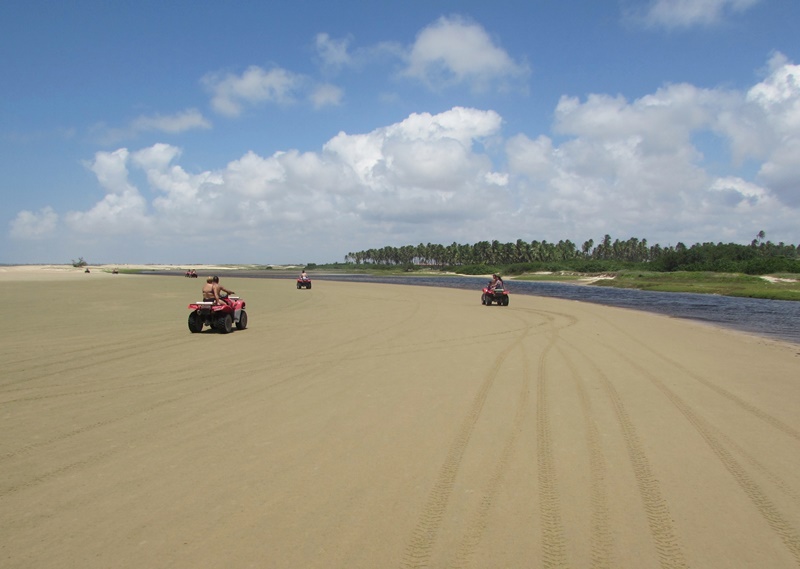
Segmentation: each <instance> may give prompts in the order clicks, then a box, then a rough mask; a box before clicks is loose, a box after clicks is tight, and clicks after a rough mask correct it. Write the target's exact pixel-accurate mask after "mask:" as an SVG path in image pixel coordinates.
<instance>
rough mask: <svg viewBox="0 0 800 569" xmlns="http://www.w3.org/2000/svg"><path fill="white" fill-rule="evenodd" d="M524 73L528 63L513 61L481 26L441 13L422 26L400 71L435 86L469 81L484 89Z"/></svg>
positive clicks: (526, 70)
mask: <svg viewBox="0 0 800 569" xmlns="http://www.w3.org/2000/svg"><path fill="white" fill-rule="evenodd" d="M527 74H528V67H527V65H526V64H524V63H518V62H516V61H514V60H513V59H512V58H511V56H509V55H508V53H506V51H505V50H503V49H502V48H501V47H499V46H498V45H496V44H495V42H494V41H493V40H492V38H491V37H490V36H489V34H488V33H487V32H486V30H485V29H484V28H483V27H481V26H480V25H478V24H475V23H471V22H468V21H466V20H464V19H463V18H460V17H442V18H440V19H439V20H437V21H436V22H434V23H433V24H431V25H430V26H428V27H426V28H425V29H423V30H422V31H421V32H420V33H419V35H418V36H417V39H416V41H415V42H414V44H413V45H412V46H411V48H410V50H409V53H408V55H407V66H406V68H405V70H404V71H403V75H405V76H407V77H412V78H415V79H418V80H420V81H422V82H423V83H425V84H426V85H429V86H431V87H433V88H436V89H440V88H443V87H448V86H451V85H457V84H468V85H471V86H472V87H473V88H475V89H478V90H485V89H488V88H489V86H490V85H493V84H498V85H501V86H508V82H509V81H512V80H516V79H518V78H520V77H524V76H526V75H527Z"/></svg>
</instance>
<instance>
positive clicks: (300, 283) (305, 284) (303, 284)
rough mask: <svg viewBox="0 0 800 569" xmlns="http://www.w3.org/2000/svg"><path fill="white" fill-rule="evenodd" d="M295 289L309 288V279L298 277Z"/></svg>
mask: <svg viewBox="0 0 800 569" xmlns="http://www.w3.org/2000/svg"><path fill="white" fill-rule="evenodd" d="M297 288H311V279H310V278H308V277H306V278H303V277H298V279H297Z"/></svg>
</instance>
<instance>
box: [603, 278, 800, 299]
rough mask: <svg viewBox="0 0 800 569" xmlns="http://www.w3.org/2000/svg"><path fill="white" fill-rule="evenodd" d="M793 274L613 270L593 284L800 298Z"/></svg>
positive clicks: (799, 291) (770, 297)
mask: <svg viewBox="0 0 800 569" xmlns="http://www.w3.org/2000/svg"><path fill="white" fill-rule="evenodd" d="M797 277H798V275H794V279H792V280H774V281H773V280H767V279H765V278H762V277H760V276H752V275H744V274H740V273H734V274H732V273H713V272H686V271H682V272H673V273H655V272H650V273H647V272H638V271H634V272H627V271H623V272H620V273H617V274H616V275H615V277H614V278H613V279H606V280H599V281H597V282H596V283H594V284H596V285H597V286H611V287H617V288H636V289H640V290H655V291H661V292H697V293H706V294H720V295H724V296H743V297H749V298H767V299H772V300H800V280H798V278H797ZM777 278H778V279H780V278H781V277H777Z"/></svg>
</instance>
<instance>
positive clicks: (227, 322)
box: [214, 314, 233, 334]
mask: <svg viewBox="0 0 800 569" xmlns="http://www.w3.org/2000/svg"><path fill="white" fill-rule="evenodd" d="M214 328H216V329H217V332H219V333H220V334H227V333H228V332H230V331H231V330H232V329H233V318H231V315H230V314H225V315H224V316H218V317H217V319H216V320H215V321H214Z"/></svg>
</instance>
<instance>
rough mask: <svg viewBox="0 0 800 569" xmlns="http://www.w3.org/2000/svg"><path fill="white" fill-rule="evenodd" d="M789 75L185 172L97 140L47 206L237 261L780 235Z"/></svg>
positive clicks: (377, 135) (45, 217)
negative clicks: (388, 248)
mask: <svg viewBox="0 0 800 569" xmlns="http://www.w3.org/2000/svg"><path fill="white" fill-rule="evenodd" d="M798 76H800V69H798V67H797V66H795V65H794V64H792V63H791V62H789V61H787V60H786V58H785V57H783V56H781V55H779V54H778V55H776V56H774V57H773V58H772V59H771V60H770V64H769V66H768V68H767V70H766V72H765V75H764V77H763V78H762V79H761V80H760V81H758V82H757V83H755V84H754V85H753V86H752V87H751V88H750V89H748V90H744V91H735V90H726V89H701V88H698V87H695V86H692V85H688V84H678V85H666V86H664V87H662V88H661V89H658V90H657V91H655V92H653V93H650V94H647V95H645V96H643V97H640V98H638V99H635V100H627V99H625V98H624V97H619V96H609V95H604V94H593V95H589V96H587V97H585V98H576V97H570V96H564V97H562V99H561V100H560V101H559V103H558V105H557V106H556V108H555V109H554V117H555V122H554V125H553V133H548V134H536V135H534V136H528V135H527V134H524V133H512V134H513V136H511V137H510V138H508V139H507V140H506V141H505V144H504V145H502V146H500V147H499V149H498V147H497V146H495V142H496V141H497V140H498V139H500V137H501V136H502V129H503V128H504V124H503V120H502V118H501V116H500V115H499V114H498V113H496V112H494V111H491V110H479V109H474V108H463V107H454V108H452V109H450V110H448V111H446V112H442V113H438V114H430V113H414V114H411V115H409V116H407V117H406V118H405V119H404V120H402V121H399V122H396V123H394V124H389V125H386V126H383V127H380V128H376V129H374V130H372V131H369V132H364V133H345V132H340V133H339V134H337V135H336V136H334V137H332V138H331V139H330V140H328V141H327V142H326V143H325V144H323V145H322V146H321V148H320V150H319V151H317V152H305V153H302V152H299V151H297V150H291V149H290V150H286V151H283V152H276V153H274V154H273V155H271V156H261V155H259V154H257V153H255V152H247V153H246V154H244V155H243V156H241V157H240V158H238V159H236V160H233V161H231V162H230V163H228V164H227V165H225V166H224V167H222V168H219V169H216V170H207V171H189V170H188V169H187V168H185V167H184V166H182V165H181V164H180V159H181V152H180V149H179V148H177V147H175V146H172V145H168V144H154V145H150V146H148V147H145V148H142V149H139V150H136V151H133V152H129V151H128V150H127V149H125V148H121V149H119V150H117V151H114V152H98V153H97V154H96V155H95V157H94V159H93V160H92V161H91V163H89V164H88V165H87V166H88V168H89V169H90V170H91V171H92V172H93V173H94V174H95V176H96V178H97V182H98V184H99V186H100V187H102V188H103V189H104V191H105V194H106V195H105V196H104V197H103V199H101V200H99V201H98V203H97V204H96V205H95V206H94V207H92V208H89V209H88V210H87V211H83V212H70V213H68V214H65V215H63V216H61V217H62V219H63V221H65V226H66V227H65V228H64V229H65V230H64V231H59V239H69V238H70V237H71V236H72V237H74V236H76V235H77V236H80V235H86V234H90V235H93V236H95V237H96V238H98V239H99V238H102V237H103V236H107V235H115V234H119V235H125V236H127V237H129V238H130V237H136V239H137V243H139V242H140V238H141V237H144V238H145V239H150V240H156V239H159V240H161V242H162V243H164V242H167V243H168V244H169V246H171V247H175V248H176V250H182V249H181V248H183V249H185V248H186V247H191V246H192V245H195V246H197V245H198V244H202V246H203V249H202V250H203V252H204V253H207V252H208V251H210V250H212V248H217V249H216V250H218V251H220V253H219V255H221V254H222V253H221V252H222V251H223V250H224V245H223V244H222V243H224V242H231V241H235V242H236V243H237V244H239V247H238V248H237V250H238V251H241V252H242V255H244V256H245V257H244V258H242V261H243V262H244V261H248V260H249V261H251V262H252V261H253V260H254V259H253V255H254V254H256V252H258V251H262V250H265V249H266V248H269V250H271V251H276V250H278V251H280V250H285V251H296V250H298V248H304V249H303V250H308V251H312V252H313V251H319V253H318V254H319V255H325V257H324V258H325V259H336V258H341V257H340V255H343V254H344V253H345V252H347V251H348V250H352V248H353V247H355V248H363V247H368V246H373V245H375V246H382V245H385V244H398V243H399V244H402V243H415V242H419V241H425V242H427V241H432V242H433V241H441V242H448V243H449V242H452V241H453V240H456V241H459V242H475V241H478V240H480V239H482V238H486V237H487V236H491V238H496V239H500V240H503V239H509V240H515V239H517V238H527V239H534V238H537V239H541V238H547V239H553V238H555V239H561V238H565V237H569V238H572V239H574V240H576V241H577V240H581V239H588V238H595V239H596V238H598V237H599V236H602V235H603V234H605V233H609V234H612V235H615V236H616V235H619V236H622V237H624V236H626V235H633V236H638V237H644V238H647V239H648V240H649V241H650V242H651V243H656V242H660V243H663V244H669V243H674V242H675V241H676V240H677V239H680V240H682V241H684V242H686V243H693V242H697V241H705V240H708V239H714V240H718V239H733V240H740V241H741V240H742V239H743V238H747V239H749V238H750V237H751V236H752V235H753V234H754V233H755V232H756V231H758V230H760V229H765V230H767V231H768V232H769V233H770V235H772V236H776V235H781V237H779V239H782V240H785V241H792V240H793V239H796V235H797V218H798V208H800V203H798V200H799V199H800V192H799V191H798V188H800V167H799V166H798V161H797V159H796V157H797V156H798V155H800V120H798V116H799V115H798V108H800V90H799V89H798V83H797V80H796V77H798ZM506 128H507V127H506ZM698 137H699V138H702V139H704V140H707V139H714V140H715V141H716V142H718V143H719V145H720V147H721V148H722V149H723V150H720V151H719V154H718V155H716V156H713V157H707V156H704V154H703V153H704V152H713V151H714V149H713V148H710V147H708V146H707V145H704V146H703V147H702V148H700V147H698V146H696V144H695V142H696V140H698ZM754 139H755V140H757V141H758V144H754V143H753V140H754ZM726 147H728V149H729V151H730V152H727V151H726V150H725V148H726ZM503 151H504V154H503ZM727 159H730V160H731V162H732V163H731V165H730V168H729V169H728V172H725V166H724V163H725V160H727ZM737 163H746V165H747V167H746V168H739V167H738V166H737ZM719 172H723V173H721V174H720V173H719ZM753 172H757V174H753ZM748 173H749V174H748ZM132 180H144V182H141V185H142V187H141V188H140V187H137V185H136V184H135V183H134V182H133V181H132ZM58 221H59V216H58V215H57V214H56V213H55V212H54V211H53V210H51V209H49V210H48V209H45V210H42V211H40V212H39V213H31V212H29V211H24V212H20V213H19V214H18V215H17V218H16V219H15V221H14V222H12V225H11V235H12V236H13V237H15V238H17V239H34V238H36V237H37V236H45V235H47V233H48V232H54V231H55V228H56V226H57V224H58ZM212 235H213V236H214V237H215V239H211V236H212ZM784 236H788V237H784ZM793 236H795V237H793ZM82 251H84V252H88V253H89V254H92V252H91V251H88V250H87V249H85V248H82ZM331 252H333V253H335V255H333V256H331ZM217 259H221V257H220V256H218V257H217ZM256 260H257V259H256ZM273 260H274V259H273Z"/></svg>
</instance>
